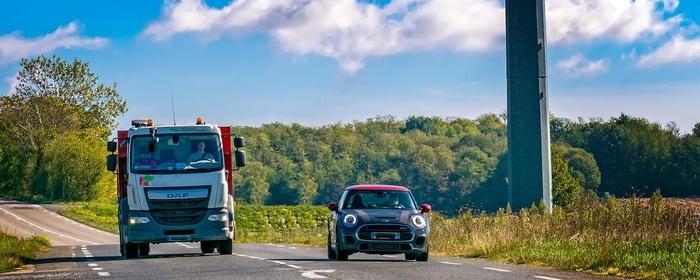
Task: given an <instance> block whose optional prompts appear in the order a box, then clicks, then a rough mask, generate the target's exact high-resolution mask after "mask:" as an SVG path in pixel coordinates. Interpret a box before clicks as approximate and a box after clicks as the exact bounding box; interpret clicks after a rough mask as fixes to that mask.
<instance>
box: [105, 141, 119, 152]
mask: <svg viewBox="0 0 700 280" xmlns="http://www.w3.org/2000/svg"><path fill="white" fill-rule="evenodd" d="M107 151H108V152H110V153H114V152H116V151H117V141H114V140H112V141H109V142H107Z"/></svg>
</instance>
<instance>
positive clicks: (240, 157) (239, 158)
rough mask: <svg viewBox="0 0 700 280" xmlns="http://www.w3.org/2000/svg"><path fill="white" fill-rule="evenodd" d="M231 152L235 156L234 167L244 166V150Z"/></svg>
mask: <svg viewBox="0 0 700 280" xmlns="http://www.w3.org/2000/svg"><path fill="white" fill-rule="evenodd" d="M233 154H234V156H235V157H236V167H237V168H241V167H243V166H245V163H246V161H245V152H244V151H241V150H236V151H235V152H234V153H233Z"/></svg>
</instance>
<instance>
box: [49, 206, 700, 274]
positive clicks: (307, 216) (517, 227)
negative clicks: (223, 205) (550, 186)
mask: <svg viewBox="0 0 700 280" xmlns="http://www.w3.org/2000/svg"><path fill="white" fill-rule="evenodd" d="M689 203H691V202H686V201H682V200H677V199H663V198H661V197H660V196H658V195H655V196H654V197H652V198H649V199H614V198H607V199H604V200H600V199H598V198H595V197H594V196H591V195H584V196H582V197H579V198H578V199H577V200H575V201H574V202H573V203H572V204H571V205H570V206H569V207H566V208H556V209H555V211H554V212H553V213H551V214H547V213H544V211H542V209H539V208H536V207H534V208H532V209H529V210H528V209H526V210H523V211H520V212H517V213H510V212H509V211H507V210H502V211H500V212H499V213H497V214H494V215H486V214H475V213H469V212H468V213H463V214H461V215H459V216H457V217H454V218H446V217H444V216H441V215H439V214H431V240H430V246H431V247H430V248H431V254H434V255H445V256H459V257H467V258H471V257H482V258H488V259H492V260H497V261H503V262H510V263H528V264H534V265H543V266H550V267H556V268H561V269H570V270H581V271H589V272H592V273H598V274H607V275H616V276H624V277H634V278H637V279H700V262H699V261H698V256H700V216H698V213H699V212H694V211H695V209H694V208H692V207H690V209H686V208H684V206H687V205H690V204H689ZM110 208H111V209H112V210H108V209H110ZM113 211H116V207H115V206H113V205H104V204H95V203H80V204H75V205H73V206H72V207H70V208H67V209H64V210H62V211H61V213H62V214H64V215H66V216H69V217H71V218H74V219H76V220H80V221H82V222H86V223H89V224H92V225H95V226H98V227H100V228H102V229H105V230H109V231H112V232H115V226H114V224H109V221H113V222H114V223H116V219H113V218H111V217H104V216H101V215H104V214H107V213H110V215H111V213H114V214H115V215H114V216H116V212H113ZM327 215H328V210H326V209H325V207H322V206H259V205H238V206H237V208H236V222H237V229H238V233H237V242H244V243H245V242H254V243H267V242H274V243H290V244H304V245H310V246H325V242H326V229H325V223H326V221H325V219H326V217H327Z"/></svg>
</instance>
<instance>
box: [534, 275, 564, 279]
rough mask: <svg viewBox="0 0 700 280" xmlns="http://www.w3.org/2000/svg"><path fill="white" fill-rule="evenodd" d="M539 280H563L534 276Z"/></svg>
mask: <svg viewBox="0 0 700 280" xmlns="http://www.w3.org/2000/svg"><path fill="white" fill-rule="evenodd" d="M534 277H535V278H537V279H544V280H561V279H559V278H554V277H547V276H539V275H538V276H534Z"/></svg>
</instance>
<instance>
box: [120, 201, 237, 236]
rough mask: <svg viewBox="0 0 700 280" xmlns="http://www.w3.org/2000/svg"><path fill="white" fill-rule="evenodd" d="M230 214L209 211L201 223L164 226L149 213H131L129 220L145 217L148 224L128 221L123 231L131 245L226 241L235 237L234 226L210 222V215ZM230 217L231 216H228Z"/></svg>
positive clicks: (227, 221)
mask: <svg viewBox="0 0 700 280" xmlns="http://www.w3.org/2000/svg"><path fill="white" fill-rule="evenodd" d="M221 213H228V211H226V210H225V209H223V208H222V209H209V210H207V213H206V215H205V216H204V218H203V219H201V220H200V221H199V222H196V223H193V224H189V225H164V224H160V223H158V221H157V220H156V219H155V218H154V217H153V215H152V214H151V213H150V212H148V211H130V212H129V218H132V217H145V218H148V220H149V222H148V223H135V224H132V223H130V222H129V220H130V219H127V220H126V221H125V223H124V224H123V225H121V229H123V230H124V233H125V234H124V235H123V238H124V242H129V243H167V242H197V241H204V240H226V239H229V238H232V237H233V233H232V231H231V230H232V228H233V227H231V226H230V225H231V224H232V223H231V222H230V220H229V219H228V218H227V220H226V221H218V220H217V221H210V220H209V219H208V217H209V216H210V215H216V214H221ZM227 216H229V218H230V216H231V215H227Z"/></svg>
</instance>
